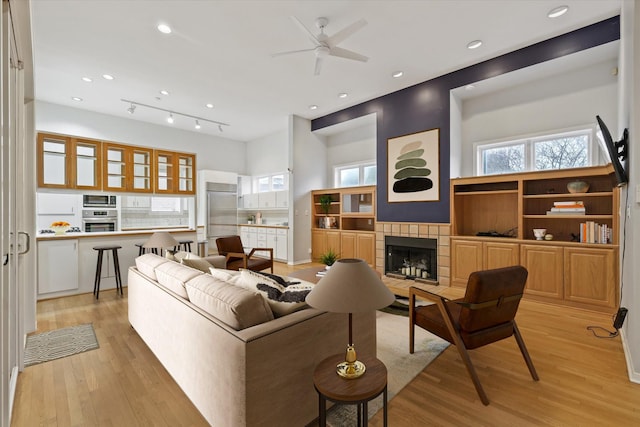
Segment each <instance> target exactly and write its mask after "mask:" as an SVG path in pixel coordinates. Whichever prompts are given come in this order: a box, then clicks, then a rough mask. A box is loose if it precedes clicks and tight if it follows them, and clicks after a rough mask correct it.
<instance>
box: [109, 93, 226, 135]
mask: <svg viewBox="0 0 640 427" xmlns="http://www.w3.org/2000/svg"><path fill="white" fill-rule="evenodd" d="M120 101H122V102H126V103H127V104H129V105H130V107H129V108H127V111H128V112H129V114H133V112H134V111H135V109H136V107H146V108H151V109H153V110H158V111H164V112H165V113H169V117H167V122H168V123H171V124H173V121H174V120H173V115H174V114H175V115H178V116H183V117H188V118H190V119H193V120H195V121H196V123H195V128H196V129H200V128H202V125H201V124H200V122H208V123H213V124H214V125H218V130H219V131H220V132H222V126H230V125H229V123H223V122H218V121H216V120H210V119H205V118H204V117H197V116H192V115H191V114H185V113H179V112H177V111H173V110H167V109H165V108H160V107H155V106H153V105H148V104H142V103H140V102H136V101H132V100H129V99H121V100H120Z"/></svg>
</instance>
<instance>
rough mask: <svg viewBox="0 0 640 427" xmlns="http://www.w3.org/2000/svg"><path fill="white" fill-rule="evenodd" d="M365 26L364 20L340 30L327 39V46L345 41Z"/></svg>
mask: <svg viewBox="0 0 640 427" xmlns="http://www.w3.org/2000/svg"><path fill="white" fill-rule="evenodd" d="M365 25H367V21H366V20H364V19H360V20H359V21H356V22H354V23H353V24H351V25H349V26H348V27H345V28H343V29H342V30H340V31H338V32H337V33H335V34H334V35H332V36H331V37H329V39H328V40H327V42H328V43H329V46H335V45H337V44H340V42H341V41H343V40H345V39H346V38H347V37H349V36H350V35H351V34H353V33H355V32H356V31H358V30H359V29H361V28H362V27H364V26H365Z"/></svg>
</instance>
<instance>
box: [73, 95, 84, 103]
mask: <svg viewBox="0 0 640 427" xmlns="http://www.w3.org/2000/svg"><path fill="white" fill-rule="evenodd" d="M71 99H73V100H74V101H78V102H80V101H82V98H80V97H77V96H72V97H71Z"/></svg>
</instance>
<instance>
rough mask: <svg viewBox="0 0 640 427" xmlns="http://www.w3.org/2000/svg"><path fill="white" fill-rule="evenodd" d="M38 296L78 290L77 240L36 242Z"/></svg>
mask: <svg viewBox="0 0 640 427" xmlns="http://www.w3.org/2000/svg"><path fill="white" fill-rule="evenodd" d="M38 258H39V259H38V295H43V294H49V293H52V292H60V291H70V290H77V289H78V283H79V281H78V240H77V239H70V240H67V239H61V240H51V241H40V242H38Z"/></svg>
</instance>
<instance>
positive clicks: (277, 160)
mask: <svg viewBox="0 0 640 427" xmlns="http://www.w3.org/2000/svg"><path fill="white" fill-rule="evenodd" d="M246 145H247V155H246V159H247V167H246V170H245V171H244V174H245V175H251V176H257V175H268V174H272V173H278V172H286V170H287V168H288V167H289V156H288V155H286V153H288V151H289V135H288V133H287V129H286V128H283V130H281V131H279V132H276V133H273V134H271V135H266V136H264V137H262V138H258V139H254V140H251V141H247V143H246Z"/></svg>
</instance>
